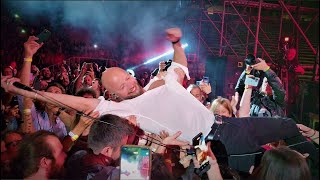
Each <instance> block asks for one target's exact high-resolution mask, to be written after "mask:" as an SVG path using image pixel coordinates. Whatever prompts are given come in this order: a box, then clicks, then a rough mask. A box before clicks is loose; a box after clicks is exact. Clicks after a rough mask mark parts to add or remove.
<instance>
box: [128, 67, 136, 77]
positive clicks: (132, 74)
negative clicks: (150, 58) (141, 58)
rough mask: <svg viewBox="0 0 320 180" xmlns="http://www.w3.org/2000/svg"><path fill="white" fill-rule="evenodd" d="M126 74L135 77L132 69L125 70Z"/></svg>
mask: <svg viewBox="0 0 320 180" xmlns="http://www.w3.org/2000/svg"><path fill="white" fill-rule="evenodd" d="M127 73H129V74H130V75H131V76H132V77H135V73H134V71H133V70H132V69H127Z"/></svg>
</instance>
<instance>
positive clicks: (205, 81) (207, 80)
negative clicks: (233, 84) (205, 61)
mask: <svg viewBox="0 0 320 180" xmlns="http://www.w3.org/2000/svg"><path fill="white" fill-rule="evenodd" d="M202 81H203V82H204V83H207V84H209V77H207V76H203V79H202Z"/></svg>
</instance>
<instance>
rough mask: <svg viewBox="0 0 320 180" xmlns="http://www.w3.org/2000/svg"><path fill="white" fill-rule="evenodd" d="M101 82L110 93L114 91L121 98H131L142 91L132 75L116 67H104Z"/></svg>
mask: <svg viewBox="0 0 320 180" xmlns="http://www.w3.org/2000/svg"><path fill="white" fill-rule="evenodd" d="M101 82H102V85H103V86H104V87H105V88H106V89H107V90H108V91H109V92H110V93H115V94H116V95H118V96H119V97H120V98H121V99H132V98H134V97H137V96H139V95H141V94H142V93H143V91H144V90H143V88H142V87H141V86H140V85H139V84H138V82H137V80H136V79H135V78H134V77H132V76H131V75H130V74H129V73H127V72H126V71H125V70H123V69H121V68H118V67H112V68H108V69H106V70H105V71H104V72H103V73H102V78H101Z"/></svg>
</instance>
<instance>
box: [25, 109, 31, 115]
mask: <svg viewBox="0 0 320 180" xmlns="http://www.w3.org/2000/svg"><path fill="white" fill-rule="evenodd" d="M23 113H24V114H29V113H31V109H24V110H23Z"/></svg>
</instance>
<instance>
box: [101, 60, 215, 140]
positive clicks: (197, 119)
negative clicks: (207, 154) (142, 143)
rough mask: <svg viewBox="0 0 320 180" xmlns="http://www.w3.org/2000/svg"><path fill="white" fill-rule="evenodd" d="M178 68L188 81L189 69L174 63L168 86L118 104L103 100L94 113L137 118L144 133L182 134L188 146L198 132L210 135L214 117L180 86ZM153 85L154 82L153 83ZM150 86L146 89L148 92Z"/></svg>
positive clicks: (167, 75)
mask: <svg viewBox="0 0 320 180" xmlns="http://www.w3.org/2000/svg"><path fill="white" fill-rule="evenodd" d="M175 68H182V69H183V70H184V72H185V74H186V75H187V77H188V78H189V74H188V69H187V68H186V67H184V66H182V65H180V64H177V63H172V64H171V66H170V68H168V71H167V74H166V75H165V76H164V77H163V80H164V81H165V85H162V86H160V87H157V88H155V89H152V90H149V91H146V92H145V93H143V94H142V95H140V96H138V97H136V98H133V99H129V100H125V101H121V102H119V103H117V102H113V101H106V100H104V98H103V97H100V98H99V99H100V103H99V105H98V106H97V107H96V109H95V111H99V113H100V115H104V114H115V115H118V116H121V117H127V116H129V115H135V116H136V117H137V123H139V125H140V128H141V129H143V130H145V131H148V132H152V133H155V134H159V132H160V131H162V130H166V131H168V132H169V134H170V135H172V134H174V133H176V132H177V131H181V132H182V135H181V136H180V138H179V139H181V140H187V141H189V142H191V141H192V138H193V137H194V136H196V135H197V134H198V133H199V132H202V133H203V134H204V135H207V134H208V133H209V132H210V130H211V126H212V124H213V123H214V115H213V113H211V111H209V110H208V109H207V108H206V107H205V106H204V105H203V104H201V103H200V102H199V101H198V100H197V99H196V98H195V97H193V96H192V95H191V94H190V93H189V92H187V90H186V89H185V88H184V87H182V86H181V84H179V83H178V82H177V78H178V76H177V74H176V73H175V72H174V69H175ZM154 81H155V79H152V80H151V82H150V83H152V82H154ZM150 83H149V84H148V85H147V86H146V87H145V88H147V89H148V88H149V86H150Z"/></svg>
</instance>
